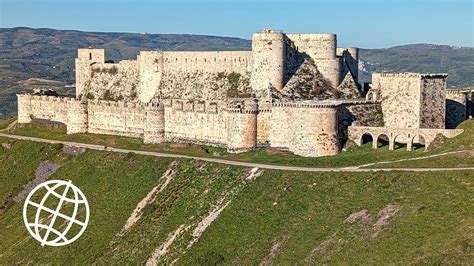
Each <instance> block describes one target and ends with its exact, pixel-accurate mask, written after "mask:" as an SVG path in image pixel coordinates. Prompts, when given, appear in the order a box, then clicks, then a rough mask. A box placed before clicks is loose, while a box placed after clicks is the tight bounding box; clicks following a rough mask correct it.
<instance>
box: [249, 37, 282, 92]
mask: <svg viewBox="0 0 474 266" xmlns="http://www.w3.org/2000/svg"><path fill="white" fill-rule="evenodd" d="M252 53H253V70H252V77H251V80H250V83H251V86H252V88H253V89H254V91H255V92H256V93H257V94H259V95H265V92H267V90H268V89H269V87H273V88H275V89H277V90H281V89H282V88H283V86H284V77H285V71H286V62H285V54H286V43H285V35H284V34H283V33H282V32H278V31H274V30H262V31H260V32H257V33H254V34H253V37H252Z"/></svg>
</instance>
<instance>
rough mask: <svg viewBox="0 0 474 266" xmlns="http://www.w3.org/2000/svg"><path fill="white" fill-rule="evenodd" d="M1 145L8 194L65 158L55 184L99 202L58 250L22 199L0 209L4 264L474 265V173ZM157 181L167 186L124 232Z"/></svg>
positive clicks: (1, 168) (0, 174)
mask: <svg viewBox="0 0 474 266" xmlns="http://www.w3.org/2000/svg"><path fill="white" fill-rule="evenodd" d="M0 142H2V143H8V144H10V145H11V148H9V149H6V148H0V160H1V161H2V164H1V165H0V177H2V179H1V181H0V182H1V184H2V186H1V187H2V192H1V193H2V197H5V195H6V194H8V192H7V191H10V193H12V194H15V193H16V192H17V191H18V190H19V188H20V187H21V185H22V184H25V183H26V182H28V180H29V179H31V178H32V173H33V171H34V169H35V167H37V165H38V163H39V161H41V160H51V161H55V162H57V163H59V164H60V165H61V168H60V170H59V171H58V172H56V173H55V174H54V175H53V176H52V177H51V179H70V180H72V181H73V183H74V184H76V185H77V186H78V187H79V188H81V190H82V191H83V192H84V193H85V195H86V196H87V198H88V200H89V203H90V207H91V221H90V224H89V227H88V228H87V230H86V232H85V233H84V235H83V236H82V237H81V238H80V239H79V240H77V241H76V242H74V243H73V244H71V245H69V246H66V247H59V248H51V247H41V246H40V243H39V242H37V241H36V240H34V239H33V238H32V237H30V236H29V235H28V233H27V231H26V229H25V227H24V225H23V222H22V217H21V209H22V203H23V202H20V203H12V204H10V205H8V207H7V209H4V211H3V212H1V213H0V228H2V230H1V231H0V264H13V263H15V264H21V263H54V264H65V263H71V262H73V263H75V264H84V263H94V262H95V263H120V264H123V263H130V264H136V263H141V264H143V263H145V262H146V261H147V260H149V259H150V257H153V258H155V259H156V258H158V262H162V263H171V262H173V261H174V262H177V263H178V264H204V265H210V264H215V263H225V264H258V263H260V262H262V261H263V262H267V263H268V262H276V263H280V264H287V263H290V262H291V263H294V262H297V263H351V264H366V263H370V264H386V263H398V264H407V263H429V264H440V263H443V264H447V263H456V264H458V263H464V264H469V263H472V262H473V261H474V256H473V255H474V252H473V248H474V244H473V243H474V238H473V236H474V231H473V230H474V229H473V228H474V208H473V205H472V204H471V203H472V200H473V197H472V191H473V190H474V187H473V185H472V184H474V174H473V173H472V172H463V171H459V172H455V173H447V172H436V173H426V174H424V173H398V172H392V173H370V174H368V173H363V174H350V173H344V174H341V173H311V174H309V173H297V172H285V171H269V170H264V171H260V170H259V171H257V172H252V171H249V169H245V168H241V167H229V166H223V165H218V164H212V163H204V162H200V161H192V160H179V161H176V162H174V163H171V160H168V159H157V158H151V157H144V156H138V155H133V154H113V153H109V152H98V151H87V152H85V153H84V154H82V155H80V156H79V157H73V156H69V155H67V156H66V155H64V154H63V152H62V151H61V147H60V146H57V145H53V146H51V145H45V144H39V143H30V142H25V141H12V140H9V139H3V138H2V139H0ZM32 151H35V152H36V151H43V154H42V155H41V156H42V157H39V155H38V154H35V152H32ZM58 158H62V159H58ZM3 162H6V163H3ZM11 164H13V165H15V166H16V167H11V166H10V165H11ZM17 168H24V169H26V170H24V173H22V174H19V173H18V172H17V171H18V170H17ZM166 169H168V170H167V171H166V172H167V175H166V177H167V178H165V179H163V178H160V177H161V176H162V174H163V173H164V172H165V170H166ZM253 174H254V175H253ZM249 176H250V178H249ZM251 176H253V177H251ZM6 180H8V182H11V183H12V185H9V188H8V189H6V188H5V187H4V186H3V184H5V182H7V181H6ZM13 183H15V184H13ZM153 187H159V188H160V189H161V191H160V192H158V193H157V194H156V197H155V198H153V200H151V201H150V202H149V204H148V205H146V206H145V207H144V208H143V210H142V211H141V212H140V215H141V217H140V219H138V221H137V222H136V223H135V224H133V225H132V226H131V227H130V229H128V230H126V231H123V230H122V228H123V227H124V225H125V224H126V222H127V219H128V217H129V216H130V215H131V213H132V211H133V210H134V208H135V206H136V205H137V204H138V203H139V202H140V201H141V199H143V198H145V197H146V196H147V194H148V193H149V192H150V191H151V190H152V188H153ZM354 213H358V214H363V215H351V214H354ZM348 217H351V218H350V219H348V220H346V219H347V218H348ZM384 217H385V218H384ZM164 244H166V245H164ZM159 247H162V249H161V250H160V249H159ZM157 250H158V251H159V252H156V251H157ZM152 254H154V256H152ZM158 254H159V255H158Z"/></svg>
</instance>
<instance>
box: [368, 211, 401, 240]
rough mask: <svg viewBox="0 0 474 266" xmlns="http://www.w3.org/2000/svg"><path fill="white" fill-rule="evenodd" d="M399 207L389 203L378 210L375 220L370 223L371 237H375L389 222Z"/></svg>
mask: <svg viewBox="0 0 474 266" xmlns="http://www.w3.org/2000/svg"><path fill="white" fill-rule="evenodd" d="M399 210H400V208H399V207H398V206H397V205H395V204H389V205H387V206H386V207H385V208H383V209H382V210H380V211H379V213H378V214H377V217H378V219H377V221H376V222H375V223H374V225H372V237H373V238H375V237H377V236H378V234H379V233H380V232H381V231H382V230H383V228H384V227H386V226H387V225H389V224H390V221H391V220H392V218H393V217H394V216H395V214H396V213H397V212H398V211H399Z"/></svg>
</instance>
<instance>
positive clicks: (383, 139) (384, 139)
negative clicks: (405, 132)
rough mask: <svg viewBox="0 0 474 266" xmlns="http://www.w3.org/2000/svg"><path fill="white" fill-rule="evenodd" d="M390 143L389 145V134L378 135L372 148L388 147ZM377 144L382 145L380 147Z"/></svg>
mask: <svg viewBox="0 0 474 266" xmlns="http://www.w3.org/2000/svg"><path fill="white" fill-rule="evenodd" d="M390 143H391V138H390V136H389V134H386V133H380V134H378V135H377V137H376V138H375V139H374V148H375V149H377V148H379V147H382V146H386V145H390ZM379 144H382V145H381V146H380V145H379Z"/></svg>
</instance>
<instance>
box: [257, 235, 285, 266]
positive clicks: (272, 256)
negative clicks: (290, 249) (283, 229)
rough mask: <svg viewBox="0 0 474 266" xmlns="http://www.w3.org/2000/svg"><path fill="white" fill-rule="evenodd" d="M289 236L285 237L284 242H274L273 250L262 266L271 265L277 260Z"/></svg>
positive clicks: (264, 259) (261, 263)
mask: <svg viewBox="0 0 474 266" xmlns="http://www.w3.org/2000/svg"><path fill="white" fill-rule="evenodd" d="M288 238H289V236H285V237H284V238H283V239H282V240H278V241H275V242H273V245H272V248H271V249H270V252H269V253H268V254H267V256H265V258H263V260H262V261H261V262H260V266H266V265H271V264H272V262H273V260H274V259H275V258H276V256H277V255H278V252H279V251H280V249H281V246H283V244H284V243H285V242H286V240H288Z"/></svg>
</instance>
